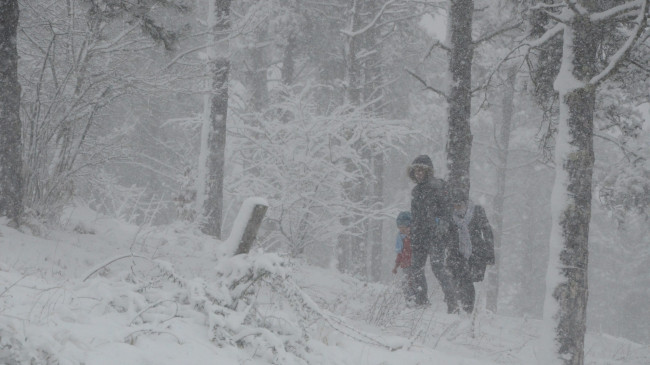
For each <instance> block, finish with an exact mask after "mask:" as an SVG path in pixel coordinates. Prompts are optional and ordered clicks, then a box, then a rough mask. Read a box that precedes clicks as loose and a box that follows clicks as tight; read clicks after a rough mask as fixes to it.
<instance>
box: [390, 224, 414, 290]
mask: <svg viewBox="0 0 650 365" xmlns="http://www.w3.org/2000/svg"><path fill="white" fill-rule="evenodd" d="M396 222H397V229H398V230H399V233H397V238H396V239H395V252H397V257H396V258H395V267H393V274H397V268H398V267H401V268H402V269H403V270H404V274H405V278H404V281H403V283H402V288H403V291H404V295H405V296H406V301H407V302H410V301H412V300H413V299H414V297H415V290H414V288H413V285H414V284H415V281H414V280H413V271H412V270H411V212H400V213H399V215H398V216H397V220H396Z"/></svg>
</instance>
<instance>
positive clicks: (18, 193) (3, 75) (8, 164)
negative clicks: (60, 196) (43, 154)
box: [0, 0, 23, 225]
mask: <svg viewBox="0 0 650 365" xmlns="http://www.w3.org/2000/svg"><path fill="white" fill-rule="evenodd" d="M18 17H19V12H18V1H16V0H8V1H2V2H1V3H0V55H1V58H0V216H6V217H8V218H9V219H10V220H11V221H12V222H13V223H14V224H16V225H18V224H19V223H20V216H21V214H22V212H23V180H22V165H23V163H22V150H23V145H22V137H21V136H22V132H21V124H20V114H19V113H20V84H19V83H18V50H17V47H16V31H17V28H18Z"/></svg>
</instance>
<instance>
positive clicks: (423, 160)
mask: <svg viewBox="0 0 650 365" xmlns="http://www.w3.org/2000/svg"><path fill="white" fill-rule="evenodd" d="M416 167H423V168H424V169H425V171H426V178H425V180H431V179H432V178H433V162H432V161H431V158H430V157H429V156H427V155H420V156H418V157H416V158H415V160H413V162H411V165H409V167H408V169H407V174H408V177H409V178H410V179H411V180H412V181H413V182H414V183H416V184H417V183H418V181H417V180H415V171H414V170H415V168H416Z"/></svg>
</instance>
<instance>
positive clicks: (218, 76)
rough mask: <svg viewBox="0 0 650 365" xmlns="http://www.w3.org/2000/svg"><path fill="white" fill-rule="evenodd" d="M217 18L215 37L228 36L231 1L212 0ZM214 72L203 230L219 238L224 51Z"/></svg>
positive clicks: (216, 60) (226, 61) (223, 148)
mask: <svg viewBox="0 0 650 365" xmlns="http://www.w3.org/2000/svg"><path fill="white" fill-rule="evenodd" d="M213 1H214V12H215V15H214V16H215V17H216V21H215V24H214V27H213V29H212V30H213V31H214V34H215V38H223V37H226V36H227V34H228V32H229V31H230V3H231V0H213ZM208 62H209V69H210V72H211V74H212V96H211V100H210V112H209V128H207V129H208V130H207V146H206V147H207V156H206V158H205V163H206V166H205V167H203V168H205V169H206V176H205V177H204V178H203V179H204V183H205V198H204V200H203V202H202V211H203V219H204V221H203V222H202V224H201V230H202V231H203V233H205V234H208V235H211V236H214V237H217V238H220V237H221V223H222V222H221V221H222V215H223V180H224V164H225V153H226V120H227V116H228V76H229V73H230V58H229V55H228V54H222V55H220V56H219V57H215V58H214V59H212V58H210V59H209V61H208Z"/></svg>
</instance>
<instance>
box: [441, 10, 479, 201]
mask: <svg viewBox="0 0 650 365" xmlns="http://www.w3.org/2000/svg"><path fill="white" fill-rule="evenodd" d="M473 13H474V0H452V1H451V2H450V6H449V20H448V22H449V35H448V37H449V47H450V51H449V73H450V75H451V82H450V88H449V89H450V90H449V98H448V104H449V105H448V115H447V118H448V121H449V132H448V142H447V143H448V144H447V167H448V170H449V182H450V185H451V186H452V188H459V189H462V190H463V191H464V192H465V195H466V197H469V188H470V181H469V163H470V156H471V153H472V131H471V129H470V124H469V123H470V116H471V102H472V59H473V57H474V45H473V43H472V16H473Z"/></svg>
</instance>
